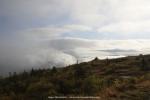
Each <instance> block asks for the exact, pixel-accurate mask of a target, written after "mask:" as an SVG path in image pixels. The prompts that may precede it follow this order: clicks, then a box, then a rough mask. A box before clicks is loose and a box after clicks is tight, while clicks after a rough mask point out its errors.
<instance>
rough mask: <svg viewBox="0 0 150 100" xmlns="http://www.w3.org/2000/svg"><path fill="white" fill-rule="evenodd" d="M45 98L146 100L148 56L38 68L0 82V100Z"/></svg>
mask: <svg viewBox="0 0 150 100" xmlns="http://www.w3.org/2000/svg"><path fill="white" fill-rule="evenodd" d="M48 96H100V97H101V100H150V55H139V56H129V57H124V58H118V59H105V60H99V59H97V58H95V59H94V60H92V61H90V62H83V63H80V64H74V65H70V66H67V67H64V68H55V67H53V68H52V69H39V70H33V69H32V70H31V71H30V72H25V71H24V72H23V73H21V74H18V75H16V73H14V75H11V76H9V77H7V78H2V79H0V100H47V97H48Z"/></svg>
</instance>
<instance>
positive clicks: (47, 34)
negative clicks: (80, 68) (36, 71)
mask: <svg viewBox="0 0 150 100" xmlns="http://www.w3.org/2000/svg"><path fill="white" fill-rule="evenodd" d="M149 39H150V0H0V74H6V73H8V72H10V71H22V70H24V69H31V68H32V67H34V68H39V67H51V66H58V67H61V66H65V65H69V64H73V63H76V61H77V60H79V61H80V62H82V61H88V60H91V59H93V58H94V57H96V56H97V57H99V58H106V57H110V58H112V57H122V56H127V55H138V54H140V53H143V54H148V53H149V52H150V45H149V42H150V40H149Z"/></svg>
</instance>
